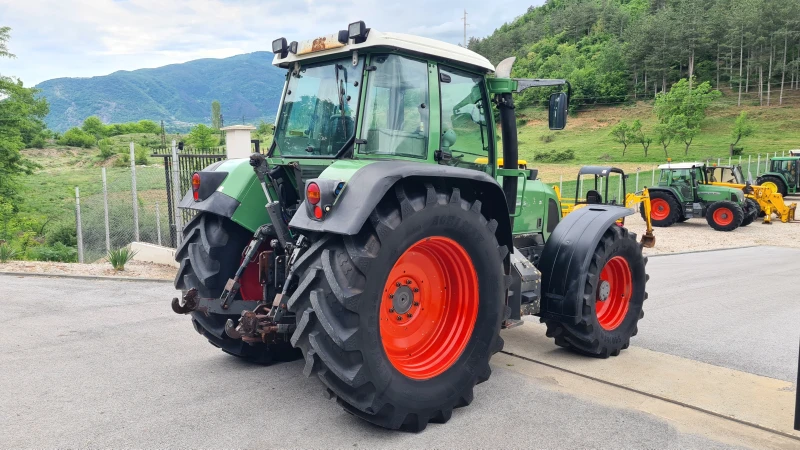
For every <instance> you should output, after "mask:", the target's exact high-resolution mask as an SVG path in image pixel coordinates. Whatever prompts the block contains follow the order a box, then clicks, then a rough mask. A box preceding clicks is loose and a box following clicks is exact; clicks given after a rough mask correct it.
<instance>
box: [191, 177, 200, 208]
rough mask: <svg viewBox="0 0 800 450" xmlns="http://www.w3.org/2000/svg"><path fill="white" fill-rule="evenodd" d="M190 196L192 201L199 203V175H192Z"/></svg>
mask: <svg viewBox="0 0 800 450" xmlns="http://www.w3.org/2000/svg"><path fill="white" fill-rule="evenodd" d="M192 195H193V196H194V201H196V202H197V201H200V174H199V173H197V172H195V173H194V174H193V175H192Z"/></svg>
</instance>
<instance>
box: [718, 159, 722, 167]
mask: <svg viewBox="0 0 800 450" xmlns="http://www.w3.org/2000/svg"><path fill="white" fill-rule="evenodd" d="M717 165H718V166H721V165H722V158H717Z"/></svg>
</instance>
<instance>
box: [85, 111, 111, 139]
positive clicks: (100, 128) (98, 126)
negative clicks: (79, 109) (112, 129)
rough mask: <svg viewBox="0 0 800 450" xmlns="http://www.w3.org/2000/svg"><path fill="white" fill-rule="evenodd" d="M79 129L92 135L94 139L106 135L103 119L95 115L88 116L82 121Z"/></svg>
mask: <svg viewBox="0 0 800 450" xmlns="http://www.w3.org/2000/svg"><path fill="white" fill-rule="evenodd" d="M81 129H82V130H83V131H84V132H86V133H88V134H91V135H92V136H94V138H95V139H101V138H103V137H105V135H106V126H105V125H104V124H103V121H102V120H100V118H99V117H97V116H90V117H87V118H86V119H85V120H84V121H83V126H81Z"/></svg>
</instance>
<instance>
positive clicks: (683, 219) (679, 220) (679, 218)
mask: <svg viewBox="0 0 800 450" xmlns="http://www.w3.org/2000/svg"><path fill="white" fill-rule="evenodd" d="M687 220H689V219H688V218H687V217H686V216H684V215H683V214H681V216H680V217H678V223H683V222H686V221H687Z"/></svg>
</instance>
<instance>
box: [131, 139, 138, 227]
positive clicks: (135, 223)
mask: <svg viewBox="0 0 800 450" xmlns="http://www.w3.org/2000/svg"><path fill="white" fill-rule="evenodd" d="M131 193H132V195H133V237H134V239H136V242H139V196H138V195H136V154H135V152H134V151H133V142H131Z"/></svg>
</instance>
